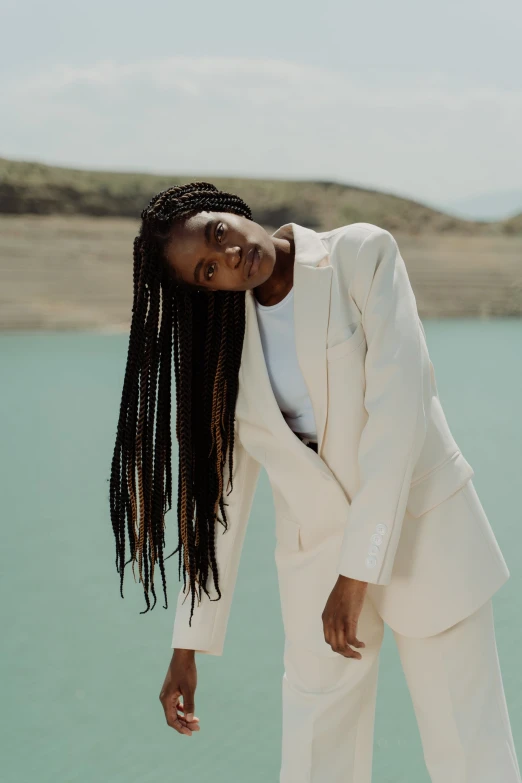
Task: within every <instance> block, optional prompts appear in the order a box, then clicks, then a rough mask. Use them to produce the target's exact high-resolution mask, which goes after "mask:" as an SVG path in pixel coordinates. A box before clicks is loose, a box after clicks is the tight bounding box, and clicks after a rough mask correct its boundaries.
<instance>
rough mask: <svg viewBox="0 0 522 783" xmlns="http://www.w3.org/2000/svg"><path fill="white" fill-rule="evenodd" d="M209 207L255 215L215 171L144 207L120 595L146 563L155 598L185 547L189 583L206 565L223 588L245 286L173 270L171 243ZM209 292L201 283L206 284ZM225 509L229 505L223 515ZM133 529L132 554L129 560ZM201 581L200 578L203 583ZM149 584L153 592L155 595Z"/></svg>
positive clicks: (114, 518) (121, 471)
mask: <svg viewBox="0 0 522 783" xmlns="http://www.w3.org/2000/svg"><path fill="white" fill-rule="evenodd" d="M201 211H219V212H232V213H234V214H236V215H241V216H243V217H246V218H248V219H249V220H252V213H251V211H250V209H249V207H248V206H247V204H245V202H244V201H243V200H242V199H241V198H239V196H235V195H234V194H231V193H225V192H224V191H220V190H218V189H217V188H216V187H215V186H214V185H212V184H210V183H208V182H192V183H188V184H186V185H181V186H177V187H172V188H169V189H168V190H165V191H162V192H161V193H159V194H157V195H156V196H154V198H153V199H152V200H151V201H150V203H149V204H148V206H147V207H146V208H145V209H144V210H143V211H142V213H141V219H142V223H141V226H140V231H139V234H138V236H137V237H136V238H135V240H134V249H133V259H134V264H133V302H132V322H131V327H130V334H129V346H128V354H127V365H126V368H125V377H124V382H123V390H122V396H121V405H120V414H119V420H118V426H117V432H116V443H115V447H114V454H113V458H112V467H111V477H110V513H111V522H112V527H113V531H114V537H115V542H116V569H117V572H118V573H119V574H120V594H121V596H122V598H123V577H124V569H125V566H126V565H127V564H128V563H129V562H131V563H132V571H133V575H134V579H135V580H136V574H135V572H134V567H135V564H136V563H137V565H138V575H139V581H140V582H141V583H142V584H143V589H144V595H145V601H146V605H147V608H146V609H145V610H144V611H145V612H146V611H148V610H149V609H151V608H152V609H153V608H154V606H155V605H156V592H155V586H154V569H155V567H156V564H157V565H158V566H159V570H160V573H161V581H162V588H163V595H164V598H165V606H164V608H165V609H166V608H167V607H168V602H167V583H166V577H165V566H164V561H165V560H166V559H168V557H171V556H172V555H173V554H175V553H176V552H178V561H179V567H178V577H179V578H181V567H182V566H183V590H186V584H187V577H188V580H189V586H190V591H191V596H192V599H191V613H190V620H189V624H190V623H191V620H192V616H193V612H194V604H195V598H196V592H197V595H198V602H199V601H200V600H201V590H204V592H205V593H206V595H207V596H208V597H209V598H210V595H209V592H208V589H207V580H208V575H209V570H210V571H211V572H212V576H213V580H214V586H215V588H216V590H217V593H218V598H217V599H210V600H219V599H220V598H221V590H220V587H219V574H218V567H217V561H216V549H215V528H216V525H215V523H216V521H218V522H220V523H221V524H223V526H224V528H225V529H226V528H227V518H226V514H225V505H226V503H225V502H224V498H223V490H224V487H223V473H224V469H225V465H226V462H227V455H228V472H229V481H228V485H227V487H226V489H227V491H228V486H230V491H231V490H232V471H233V449H234V414H235V406H236V399H237V392H238V376H239V366H240V362H241V352H242V348H243V337H244V331H245V293H244V291H214V292H212V291H209V290H208V289H205V288H200V287H198V286H196V285H189V284H187V283H183V282H182V281H181V280H177V279H175V278H174V277H173V274H172V271H171V270H169V269H168V268H167V265H166V262H165V257H164V247H165V243H166V242H167V240H168V239H169V238H170V233H171V230H172V227H173V225H174V223H175V222H176V221H179V220H181V219H184V218H186V217H188V216H189V215H191V214H196V213H198V212H201ZM202 294H203V295H202ZM172 361H173V362H174V376H175V385H176V439H177V441H178V447H179V461H178V496H177V519H178V546H177V547H176V549H175V550H174V551H173V552H171V553H170V554H169V555H168V556H167V557H164V556H163V551H164V547H165V515H166V513H167V511H169V510H170V509H171V508H172V435H171V387H172ZM218 511H220V512H221V516H222V519H220V517H219V514H218ZM126 533H127V537H128V540H129V548H130V554H129V557H128V559H127V560H126V540H127V537H126ZM196 585H198V588H199V589H198V590H196ZM149 593H150V594H151V595H152V598H153V601H154V602H153V604H152V607H151V603H150V598H149Z"/></svg>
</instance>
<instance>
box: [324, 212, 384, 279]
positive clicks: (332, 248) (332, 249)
mask: <svg viewBox="0 0 522 783" xmlns="http://www.w3.org/2000/svg"><path fill="white" fill-rule="evenodd" d="M371 236H374V237H375V238H376V239H377V238H379V237H381V238H382V239H383V241H384V243H385V244H387V243H389V242H390V241H391V242H394V238H393V236H392V235H391V234H390V232H389V231H387V230H386V229H384V228H381V227H380V226H376V225H374V224H373V223H350V224H348V225H346V226H340V227H339V228H334V229H333V230H332V231H326V232H323V233H319V237H320V239H321V241H322V243H323V245H324V247H325V249H326V251H327V253H328V255H329V263H330V266H332V267H333V268H334V270H335V273H336V278H337V283H336V284H337V285H340V286H341V287H345V288H346V289H347V290H348V289H349V288H350V287H351V285H352V283H353V282H354V279H355V277H356V270H357V268H358V263H357V261H358V257H359V251H360V249H361V247H362V246H363V244H364V242H365V240H367V239H368V238H369V237H371ZM378 245H380V242H377V244H376V254H378V251H377V246H378Z"/></svg>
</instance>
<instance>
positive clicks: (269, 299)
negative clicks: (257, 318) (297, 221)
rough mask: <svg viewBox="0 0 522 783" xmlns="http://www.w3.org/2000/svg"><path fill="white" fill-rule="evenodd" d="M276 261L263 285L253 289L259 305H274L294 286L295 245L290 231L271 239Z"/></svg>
mask: <svg viewBox="0 0 522 783" xmlns="http://www.w3.org/2000/svg"><path fill="white" fill-rule="evenodd" d="M272 242H273V243H274V247H275V251H276V260H275V264H274V268H273V270H272V274H271V275H270V277H269V278H268V280H265V282H264V283H261V285H258V286H256V287H255V288H254V296H255V297H256V299H257V301H258V302H259V304H262V305H268V306H271V305H276V304H278V303H279V302H280V301H281V300H282V299H284V298H285V296H286V295H287V294H288V293H289V291H290V289H291V288H292V286H293V284H294V261H295V244H294V237H293V234H292V230H291V229H289V230H288V233H286V232H285V235H284V236H279V237H272Z"/></svg>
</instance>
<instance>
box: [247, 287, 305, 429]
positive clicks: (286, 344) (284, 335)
mask: <svg viewBox="0 0 522 783" xmlns="http://www.w3.org/2000/svg"><path fill="white" fill-rule="evenodd" d="M254 302H255V306H256V313H257V321H258V324H259V332H260V335H261V342H262V344H263V353H264V356H265V362H266V366H267V370H268V375H269V377H270V382H271V384H272V390H273V392H274V396H275V398H276V400H277V403H278V405H279V408H280V410H281V413H282V414H283V417H284V419H285V421H286V422H287V424H288V426H289V427H290V429H291V430H292V431H293V432H295V433H298V434H299V435H301V436H303V437H305V438H310V439H311V440H316V439H317V428H316V424H315V418H314V412H313V408H312V403H311V401H310V397H309V394H308V389H307V387H306V384H305V381H304V378H303V374H302V372H301V368H300V367H299V364H298V362H297V351H296V347H295V331H294V289H293V288H291V289H290V291H289V292H288V294H287V295H286V296H285V298H284V299H282V300H281V301H280V302H278V303H277V304H276V305H262V304H259V302H258V301H257V299H256V298H255V296H254Z"/></svg>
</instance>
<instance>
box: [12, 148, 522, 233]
mask: <svg viewBox="0 0 522 783" xmlns="http://www.w3.org/2000/svg"><path fill="white" fill-rule="evenodd" d="M195 180H204V181H206V182H212V183H213V184H215V185H216V187H218V188H220V189H223V190H227V191H230V192H232V193H236V194H237V195H239V196H241V197H242V198H243V199H244V200H245V201H246V202H247V204H249V206H250V207H251V209H252V212H253V215H254V220H256V222H258V223H260V224H262V225H264V226H274V227H277V226H280V225H282V224H284V223H287V222H291V221H292V222H295V223H300V224H301V225H305V226H308V227H309V228H313V229H315V230H316V231H328V230H330V229H332V228H336V227H337V226H342V225H346V224H348V223H355V222H359V221H363V222H367V223H375V224H376V225H379V226H382V227H383V228H386V229H388V230H389V231H402V232H405V233H409V234H424V233H440V234H442V233H450V234H465V235H484V234H486V235H491V234H522V215H519V216H516V217H513V218H510V219H509V220H504V221H499V222H483V221H475V220H465V219H461V218H458V217H455V216H453V215H449V214H447V213H444V212H442V211H438V210H436V209H433V208H432V207H428V206H426V205H423V204H421V203H419V202H417V201H413V200H410V199H406V198H401V197H400V196H396V195H393V194H389V193H382V192H380V191H376V190H369V189H365V188H361V187H358V186H353V185H343V184H341V183H338V182H320V181H299V180H263V179H244V178H237V177H226V178H224V177H214V176H210V175H202V174H193V175H184V176H181V177H180V176H174V175H165V176H160V175H156V174H146V173H124V172H110V171H88V170H82V169H73V168H65V167H60V166H47V165H45V164H43V163H37V162H30V161H15V160H10V159H7V158H0V213H3V214H8V215H28V214H36V215H89V216H96V217H127V218H134V219H136V220H139V216H140V212H141V210H142V209H143V208H144V207H145V206H146V205H147V203H148V202H149V201H150V199H151V198H152V196H154V195H155V194H156V193H158V192H160V191H161V190H166V189H167V188H169V187H171V186H172V185H179V184H183V183H186V182H191V181H195Z"/></svg>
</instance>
